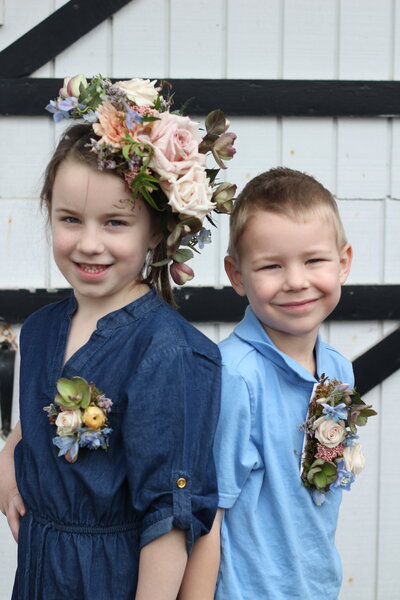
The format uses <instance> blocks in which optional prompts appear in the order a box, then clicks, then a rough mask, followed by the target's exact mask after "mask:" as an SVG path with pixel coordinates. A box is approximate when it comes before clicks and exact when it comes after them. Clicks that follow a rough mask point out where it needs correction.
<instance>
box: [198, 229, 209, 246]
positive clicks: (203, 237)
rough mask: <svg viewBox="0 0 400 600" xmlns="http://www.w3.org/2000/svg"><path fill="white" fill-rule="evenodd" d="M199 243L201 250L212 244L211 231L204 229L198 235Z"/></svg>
mask: <svg viewBox="0 0 400 600" xmlns="http://www.w3.org/2000/svg"><path fill="white" fill-rule="evenodd" d="M197 242H198V244H199V248H200V250H203V248H204V244H211V231H210V230H209V229H205V227H202V228H201V229H200V231H199V233H198V234H197Z"/></svg>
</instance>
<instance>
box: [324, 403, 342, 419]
mask: <svg viewBox="0 0 400 600" xmlns="http://www.w3.org/2000/svg"><path fill="white" fill-rule="evenodd" d="M321 406H323V407H324V408H323V411H322V412H323V413H324V414H325V415H326V417H325V419H333V420H334V421H335V423H337V422H338V421H340V419H343V420H344V419H346V418H347V406H346V404H345V403H344V402H341V403H340V404H338V405H337V406H331V405H330V404H325V403H322V404H321Z"/></svg>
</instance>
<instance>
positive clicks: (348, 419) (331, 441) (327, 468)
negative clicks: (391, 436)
mask: <svg viewBox="0 0 400 600" xmlns="http://www.w3.org/2000/svg"><path fill="white" fill-rule="evenodd" d="M376 414H377V413H376V411H374V410H373V409H372V407H371V406H370V405H368V404H365V402H363V401H362V400H361V398H360V395H359V394H358V392H356V390H355V389H352V390H349V386H348V384H347V383H341V382H340V381H337V380H332V381H330V380H329V379H328V378H327V377H326V376H325V374H323V375H322V377H321V379H320V380H319V382H318V384H317V385H316V386H315V390H314V394H313V396H312V398H311V401H310V405H309V408H308V415H307V420H306V421H305V422H304V423H303V424H302V425H301V426H300V428H301V429H302V430H303V431H304V433H305V445H304V450H303V456H302V471H301V479H302V482H303V485H305V486H306V487H308V488H310V490H311V495H312V499H313V501H314V503H315V504H316V505H317V506H321V504H323V503H324V502H325V500H326V493H327V492H328V491H329V490H332V491H335V490H337V489H345V490H349V489H350V486H351V484H352V483H353V481H354V479H355V475H358V473H360V472H361V471H362V470H363V468H364V464H365V459H364V455H363V452H362V449H361V444H360V443H359V442H358V435H357V426H362V425H365V424H366V423H367V421H368V417H372V416H373V415H376Z"/></svg>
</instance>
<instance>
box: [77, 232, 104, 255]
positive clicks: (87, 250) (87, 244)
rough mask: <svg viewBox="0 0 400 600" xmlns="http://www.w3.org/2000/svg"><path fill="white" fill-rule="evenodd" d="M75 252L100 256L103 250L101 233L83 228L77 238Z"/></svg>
mask: <svg viewBox="0 0 400 600" xmlns="http://www.w3.org/2000/svg"><path fill="white" fill-rule="evenodd" d="M77 250H79V251H80V252H82V253H83V254H101V253H102V252H103V250H104V244H103V241H102V237H101V232H100V231H98V229H97V228H95V227H84V228H83V229H82V231H81V235H80V236H79V240H78V243H77Z"/></svg>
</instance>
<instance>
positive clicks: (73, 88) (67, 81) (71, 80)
mask: <svg viewBox="0 0 400 600" xmlns="http://www.w3.org/2000/svg"><path fill="white" fill-rule="evenodd" d="M81 83H82V84H83V86H84V87H85V88H86V87H87V86H88V82H87V81H86V77H85V76H84V75H75V76H74V77H65V78H64V85H63V87H62V88H61V89H60V91H59V95H60V97H61V98H69V97H70V96H74V97H75V98H79V94H80V86H81Z"/></svg>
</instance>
